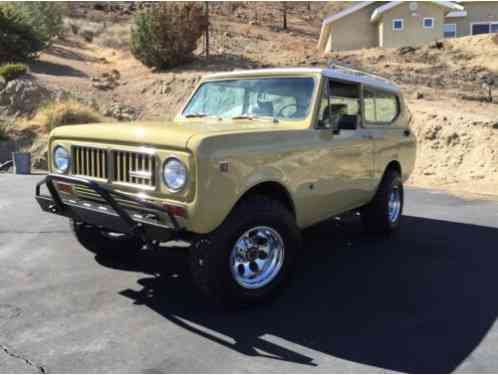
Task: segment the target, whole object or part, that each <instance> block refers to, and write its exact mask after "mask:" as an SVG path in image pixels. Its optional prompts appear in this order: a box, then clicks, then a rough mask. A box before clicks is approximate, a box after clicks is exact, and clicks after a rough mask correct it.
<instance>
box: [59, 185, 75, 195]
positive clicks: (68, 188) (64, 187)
mask: <svg viewBox="0 0 498 375" xmlns="http://www.w3.org/2000/svg"><path fill="white" fill-rule="evenodd" d="M55 185H56V186H57V190H58V191H60V192H61V193H66V194H73V185H69V184H64V183H62V182H56V183H55Z"/></svg>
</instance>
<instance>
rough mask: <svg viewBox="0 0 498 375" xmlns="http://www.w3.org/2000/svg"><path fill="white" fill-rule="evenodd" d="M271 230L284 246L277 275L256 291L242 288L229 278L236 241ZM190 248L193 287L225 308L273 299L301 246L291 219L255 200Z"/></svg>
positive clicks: (275, 205)
mask: <svg viewBox="0 0 498 375" xmlns="http://www.w3.org/2000/svg"><path fill="white" fill-rule="evenodd" d="M258 226H266V227H269V228H272V229H273V230H275V231H276V232H278V234H279V235H280V237H281V238H282V240H283V242H284V262H283V264H282V267H281V268H280V271H279V273H278V274H277V275H276V276H275V278H274V279H273V280H272V281H271V282H270V283H268V284H267V285H265V286H263V287H261V288H258V289H248V288H244V287H243V286H242V285H240V284H239V283H237V281H236V280H235V278H234V277H233V274H232V271H231V264H230V256H231V252H232V249H233V247H234V245H235V243H236V241H237V240H238V239H239V238H240V237H241V236H242V235H243V234H244V233H245V232H246V231H248V230H250V229H252V228H255V227H258ZM197 244H198V245H197V246H194V247H193V248H192V251H191V254H190V264H191V267H192V274H193V278H194V281H195V283H196V284H197V285H198V287H200V289H201V290H202V291H203V292H204V293H205V294H206V295H207V296H208V297H210V298H213V299H214V300H216V301H217V302H220V303H221V304H222V305H225V306H227V307H234V306H244V305H254V304H257V303H259V302H262V301H266V300H267V299H268V298H269V297H274V296H275V295H276V294H277V293H278V292H279V291H280V290H281V289H282V288H281V287H282V286H283V285H284V284H285V283H286V282H287V281H288V279H289V276H290V274H291V270H292V268H293V265H294V262H295V257H296V255H297V252H298V250H299V248H300V246H301V236H300V231H299V229H298V227H297V225H296V222H295V218H294V216H293V215H292V214H291V213H290V212H289V211H288V210H287V209H286V208H284V206H283V205H282V204H280V203H279V202H275V201H272V200H270V199H268V198H266V197H264V196H256V197H252V198H251V199H248V200H247V201H243V202H242V203H240V204H239V205H238V206H236V207H235V208H234V209H233V210H232V213H231V214H230V215H229V216H228V217H227V219H226V220H225V222H224V223H223V224H222V225H221V226H220V227H219V228H218V229H216V230H215V231H214V232H213V233H211V234H210V235H208V236H207V237H206V238H205V239H203V240H201V241H198V242H197Z"/></svg>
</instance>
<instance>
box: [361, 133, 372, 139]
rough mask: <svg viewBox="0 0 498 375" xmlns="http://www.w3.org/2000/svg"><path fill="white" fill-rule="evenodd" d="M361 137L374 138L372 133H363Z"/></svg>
mask: <svg viewBox="0 0 498 375" xmlns="http://www.w3.org/2000/svg"><path fill="white" fill-rule="evenodd" d="M361 137H362V138H363V139H373V138H374V137H373V135H372V134H363V135H362V136H361Z"/></svg>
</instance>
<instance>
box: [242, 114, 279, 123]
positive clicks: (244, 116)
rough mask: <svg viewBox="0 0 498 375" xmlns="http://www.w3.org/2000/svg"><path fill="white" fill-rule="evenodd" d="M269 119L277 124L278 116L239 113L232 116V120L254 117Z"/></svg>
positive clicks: (252, 118)
mask: <svg viewBox="0 0 498 375" xmlns="http://www.w3.org/2000/svg"><path fill="white" fill-rule="evenodd" d="M264 118H267V119H271V120H272V121H273V122H274V123H275V124H278V122H279V121H278V118H276V117H273V116H254V115H240V116H235V117H232V120H254V119H264Z"/></svg>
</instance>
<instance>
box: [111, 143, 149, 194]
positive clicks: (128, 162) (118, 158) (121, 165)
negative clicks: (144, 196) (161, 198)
mask: <svg viewBox="0 0 498 375" xmlns="http://www.w3.org/2000/svg"><path fill="white" fill-rule="evenodd" d="M112 157H113V164H114V176H113V180H114V181H116V182H122V183H127V184H134V185H142V186H148V187H154V186H156V181H155V170H156V159H155V157H154V156H153V155H149V154H143V153H137V152H128V151H113V155H112Z"/></svg>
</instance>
